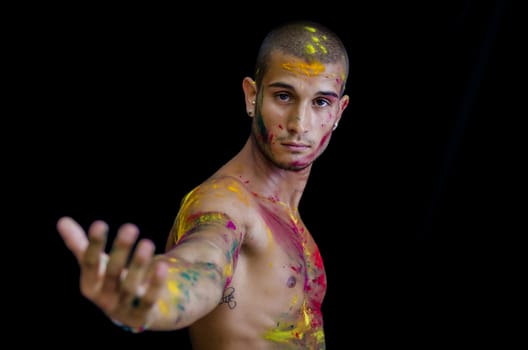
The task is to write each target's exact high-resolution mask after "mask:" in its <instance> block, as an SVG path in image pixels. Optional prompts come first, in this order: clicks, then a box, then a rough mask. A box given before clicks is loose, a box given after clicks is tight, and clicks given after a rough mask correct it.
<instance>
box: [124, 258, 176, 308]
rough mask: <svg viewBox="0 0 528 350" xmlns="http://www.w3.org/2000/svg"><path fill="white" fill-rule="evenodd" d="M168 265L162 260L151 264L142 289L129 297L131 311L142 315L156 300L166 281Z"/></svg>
mask: <svg viewBox="0 0 528 350" xmlns="http://www.w3.org/2000/svg"><path fill="white" fill-rule="evenodd" d="M168 271H169V267H168V265H167V264H166V263H165V262H163V261H156V262H155V263H154V264H153V265H151V269H150V271H149V274H148V280H147V281H146V284H145V285H144V286H145V289H144V291H143V292H142V293H141V294H139V295H136V296H135V297H134V298H132V299H131V304H130V306H131V312H132V313H133V314H135V315H136V316H137V317H140V316H141V315H144V314H145V313H146V312H147V311H149V310H150V309H151V308H152V307H153V306H154V304H155V303H156V302H157V300H158V298H159V296H160V293H161V291H162V289H163V287H164V285H165V283H166V279H167V275H168Z"/></svg>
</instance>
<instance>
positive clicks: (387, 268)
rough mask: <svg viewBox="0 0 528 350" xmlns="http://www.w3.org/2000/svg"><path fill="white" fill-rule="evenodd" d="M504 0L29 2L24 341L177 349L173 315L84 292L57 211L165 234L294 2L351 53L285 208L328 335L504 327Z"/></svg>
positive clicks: (229, 137)
mask: <svg viewBox="0 0 528 350" xmlns="http://www.w3.org/2000/svg"><path fill="white" fill-rule="evenodd" d="M367 3H368V4H367ZM513 4H514V3H513V2H510V1H484V2H478V1H455V2H436V5H434V4H430V3H429V5H423V4H421V2H416V3H413V4H412V5H411V4H408V5H401V4H396V3H393V2H391V3H390V4H389V2H387V3H386V4H385V3H384V4H379V3H371V2H357V3H350V4H348V5H347V6H341V5H339V6H338V5H336V4H321V5H319V6H317V7H314V8H311V9H302V10H301V9H288V8H287V6H291V5H292V4H279V3H270V4H267V3H266V4H260V5H259V6H262V7H264V8H262V9H259V8H256V9H253V10H249V7H250V6H249V4H248V5H247V6H246V7H247V9H246V8H245V7H238V6H235V5H233V6H227V5H224V6H218V8H214V7H211V6H210V5H204V6H203V9H198V8H193V6H192V5H186V6H187V7H181V8H161V7H160V8H156V7H155V6H148V7H144V6H145V5H144V4H143V5H141V6H138V7H132V6H130V5H127V6H128V7H121V8H117V6H115V7H109V6H108V7H81V6H80V5H75V6H70V7H64V6H61V7H58V6H57V7H56V8H53V7H50V5H49V4H47V5H46V7H45V8H44V7H43V8H31V9H27V18H24V21H23V23H27V25H22V24H19V26H18V27H17V28H19V30H20V31H21V32H22V33H24V37H25V40H23V41H20V42H19V43H18V45H20V49H21V51H20V52H24V53H26V54H23V55H20V62H18V63H19V64H21V65H22V66H23V67H24V69H21V70H20V72H21V73H23V74H21V76H22V78H21V79H20V80H18V83H19V84H21V85H23V86H24V91H27V95H26V96H27V97H26V98H25V99H24V100H25V101H24V103H22V104H20V107H19V115H20V116H21V117H22V118H21V120H20V124H21V127H23V126H24V125H25V124H26V123H27V125H31V128H26V129H25V130H26V132H25V137H26V138H27V140H29V141H30V142H27V143H28V144H30V145H31V147H30V148H29V152H28V156H27V158H26V157H19V158H18V161H20V163H24V164H20V168H21V169H24V172H23V176H21V178H22V179H23V181H24V182H25V183H26V185H27V188H30V189H31V190H30V196H31V197H29V198H27V200H26V201H25V203H24V205H25V208H28V209H27V210H28V211H27V212H29V210H31V212H33V210H35V212H36V214H35V215H34V216H33V217H34V218H36V219H35V220H34V222H35V223H36V224H37V226H38V227H37V228H36V232H38V235H39V237H38V238H41V237H43V238H44V240H43V242H42V243H41V244H40V243H37V244H35V245H36V246H37V248H38V253H39V256H40V254H42V255H43V258H42V259H40V258H37V259H33V260H37V261H36V264H37V266H36V276H34V277H33V278H37V280H36V281H37V282H35V283H32V287H30V288H29V291H30V293H31V294H36V295H39V296H40V297H39V299H40V300H43V302H41V303H40V302H39V303H29V305H30V309H31V310H34V309H37V310H38V311H37V319H36V320H35V319H34V318H33V317H31V321H30V323H31V324H32V326H31V327H37V328H38V330H39V339H41V340H42V342H43V343H44V344H54V345H57V344H58V345H66V344H68V342H71V341H72V340H71V339H74V341H75V342H78V343H80V344H84V345H96V344H101V345H102V346H107V345H108V346H110V345H113V344H116V345H117V344H121V345H124V346H126V345H153V346H170V347H172V348H175V349H187V348H189V345H188V341H187V337H186V333H185V331H180V332H174V333H151V332H147V333H144V334H141V335H132V334H128V333H126V332H124V331H122V330H120V329H118V328H117V327H115V326H113V325H112V324H111V323H110V322H109V321H108V320H107V319H106V318H105V317H104V316H103V315H101V314H100V312H99V311H98V310H97V309H96V308H95V307H94V306H93V305H91V304H90V303H89V302H87V301H85V300H84V299H83V298H82V297H81V296H80V294H79V290H78V267H77V263H76V261H75V260H74V258H73V256H72V255H71V254H70V252H69V251H68V250H67V249H66V248H65V247H64V245H63V243H62V241H61V240H60V238H59V236H58V234H57V233H56V230H55V222H56V220H57V219H58V218H59V217H60V216H62V215H70V216H72V217H74V218H76V219H78V220H79V221H80V222H81V224H83V225H84V226H87V225H88V224H89V223H90V222H92V221H93V220H95V219H104V220H106V221H108V222H109V224H110V225H111V228H112V229H113V233H112V234H115V229H117V227H118V225H119V224H121V223H123V222H128V221H130V222H134V223H136V224H138V226H139V227H140V229H141V232H142V236H144V237H149V238H151V239H153V240H154V241H155V242H156V244H157V246H158V249H159V251H160V252H161V251H162V249H163V246H164V244H165V238H166V235H167V233H168V230H169V229H170V227H171V224H172V222H173V219H174V217H175V214H176V212H177V210H178V204H179V201H180V199H181V197H182V196H183V195H184V194H185V193H186V192H187V191H188V190H190V189H191V188H192V187H194V186H195V185H197V184H198V183H200V182H201V181H203V180H204V179H206V178H207V177H208V176H209V175H210V174H211V173H212V172H214V171H215V170H216V169H217V168H218V167H219V166H221V165H222V164H223V163H224V162H226V161H227V160H228V159H229V158H230V157H232V156H233V155H234V154H235V153H236V152H237V151H238V150H239V149H240V147H242V145H243V143H244V142H245V140H246V138H247V135H248V132H249V123H250V120H249V118H248V117H247V116H246V114H245V109H244V105H243V95H242V79H243V77H244V76H246V75H250V76H252V74H253V64H254V58H255V55H256V52H257V49H258V45H259V44H260V41H261V40H262V39H263V37H264V35H265V34H266V33H267V31H268V30H270V29H271V28H272V27H273V26H275V25H277V24H280V23H282V22H283V21H285V20H290V19H312V20H316V21H320V22H322V23H323V24H326V25H327V26H328V27H330V28H331V29H333V30H335V31H336V32H337V33H338V34H339V35H340V36H341V37H342V39H343V41H344V42H345V45H346V46H347V48H348V50H349V55H350V63H351V73H350V77H349V80H348V84H347V93H348V94H349V95H350V100H351V103H350V105H349V107H348V109H347V110H346V112H345V115H344V117H343V119H342V121H341V123H340V125H339V128H338V129H337V130H336V132H335V133H334V136H333V138H332V142H331V144H330V146H329V147H328V149H327V151H326V153H325V154H324V155H323V156H322V157H321V158H320V159H319V160H318V161H317V162H316V163H315V165H314V167H313V172H312V175H311V178H310V181H309V183H308V186H307V188H306V191H305V194H304V197H303V199H302V201H301V207H300V211H301V215H302V216H303V218H304V221H305V222H306V224H307V226H308V228H309V229H310V230H311V232H312V234H313V235H314V237H315V239H316V241H317V242H318V244H319V246H320V249H321V251H322V254H323V258H324V261H325V264H326V269H327V274H328V293H327V297H326V300H325V303H324V305H323V306H324V310H323V311H324V316H325V324H326V327H325V328H326V333H327V347H328V348H329V349H336V348H338V347H340V348H343V345H342V344H350V345H347V346H346V347H345V348H349V347H350V348H352V347H358V345H360V344H364V343H367V344H370V345H371V346H382V345H387V344H390V345H398V346H405V345H407V346H409V345H411V346H412V345H418V346H421V347H425V348H428V347H430V346H433V345H437V344H443V345H447V344H452V343H455V342H456V343H457V344H464V345H469V344H474V342H475V341H478V342H479V343H481V342H482V343H485V344H491V343H492V342H498V343H499V344H503V343H504V341H507V340H508V339H511V336H512V335H514V334H516V332H517V330H516V328H515V325H513V324H511V325H510V324H509V323H508V320H509V318H510V317H509V312H510V311H511V310H512V309H515V307H516V305H515V304H514V303H513V302H512V299H511V296H512V295H513V294H514V291H513V287H512V285H511V283H512V282H513V284H516V283H517V282H516V281H517V280H518V279H517V278H516V276H515V274H514V273H512V271H514V266H515V264H516V261H517V258H518V257H519V255H517V253H515V252H516V251H517V250H516V249H515V248H518V247H516V244H515V243H512V242H514V241H515V240H516V239H517V238H518V236H519V233H520V232H522V231H523V228H522V227H523V226H519V223H521V220H519V218H522V215H523V214H524V213H525V210H522V209H521V208H522V206H520V205H517V204H516V203H517V202H518V201H519V200H522V199H523V198H524V197H521V195H520V185H519V184H520V182H518V181H517V177H518V176H519V175H518V174H519V172H518V170H519V169H520V166H522V165H523V164H522V163H524V162H525V158H524V156H523V154H522V152H520V151H519V149H520V146H519V144H520V140H521V137H520V136H519V130H520V129H519V128H518V127H517V122H518V121H519V119H521V116H522V113H521V112H520V111H519V110H518V106H519V105H520V104H519V101H520V91H519V90H517V89H516V88H515V86H517V85H518V84H519V83H520V78H519V75H518V69H519V67H520V65H519V62H520V60H519V58H518V53H517V50H518V45H519V41H517V34H518V27H517V25H518V22H516V21H514V16H515V15H516V14H517V10H516V8H514V6H513ZM252 6H253V5H252ZM252 6H251V7H252ZM195 7H201V6H195ZM231 7H232V8H231ZM231 12H233V13H231ZM235 12H236V14H235ZM240 12H242V13H240ZM17 52H19V51H17ZM29 115H31V116H32V117H33V118H31V119H30V118H28V117H27V116H29ZM27 125H26V126H27ZM26 169H27V170H26ZM24 198H26V197H24ZM523 225H524V223H523ZM112 234H111V235H112ZM512 246H513V248H514V249H513V250H510V249H511V248H512ZM33 263H35V261H33ZM32 268H33V269H34V268H35V267H34V266H32ZM33 271H35V270H33ZM41 271H42V272H41ZM33 296H34V295H33ZM26 322H27V321H26ZM35 322H36V323H37V324H38V326H36V325H35V324H34V323H35ZM505 324H507V326H504V325H505ZM34 331H35V330H34V329H33V328H32V330H31V332H34ZM30 338H31V337H29V338H28V339H27V341H29V340H31V339H30ZM455 339H457V340H455ZM19 341H25V339H20V340H19Z"/></svg>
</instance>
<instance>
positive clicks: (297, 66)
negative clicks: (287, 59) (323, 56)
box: [282, 62, 325, 77]
mask: <svg viewBox="0 0 528 350" xmlns="http://www.w3.org/2000/svg"><path fill="white" fill-rule="evenodd" d="M282 68H284V69H286V70H288V71H290V72H293V73H297V74H301V75H306V76H308V77H311V76H317V75H319V74H321V73H322V72H324V71H325V66H324V64H322V63H321V62H313V63H305V62H295V63H284V64H283V65H282Z"/></svg>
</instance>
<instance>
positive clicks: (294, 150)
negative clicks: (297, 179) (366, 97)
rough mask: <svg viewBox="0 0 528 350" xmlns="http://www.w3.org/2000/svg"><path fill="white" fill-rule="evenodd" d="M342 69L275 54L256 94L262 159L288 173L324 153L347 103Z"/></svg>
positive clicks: (256, 132) (256, 128)
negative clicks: (264, 156)
mask: <svg viewBox="0 0 528 350" xmlns="http://www.w3.org/2000/svg"><path fill="white" fill-rule="evenodd" d="M344 73H345V70H344V67H343V65H342V64H327V65H323V64H322V63H320V62H312V63H307V62H305V61H304V60H301V59H299V58H296V57H293V56H290V55H285V54H282V53H274V54H273V55H272V59H271V62H270V65H269V68H268V71H267V72H266V73H265V75H264V77H263V80H262V85H261V86H260V88H259V92H258V103H257V109H256V117H255V118H254V120H253V126H252V128H253V135H254V137H256V140H257V143H258V145H259V147H260V149H261V150H262V151H263V153H264V154H265V155H266V157H267V158H268V159H269V160H271V161H272V162H273V163H275V164H276V165H277V166H279V167H280V168H283V169H287V170H300V169H304V168H306V167H307V166H309V165H311V164H312V163H313V161H314V160H315V159H317V157H318V156H319V155H320V154H321V153H322V152H323V151H324V150H325V149H326V147H327V145H328V142H329V141H330V136H331V134H332V128H333V126H334V124H335V123H337V122H338V121H339V118H341V114H342V112H343V110H344V109H345V108H346V105H347V103H348V97H347V96H344V97H341V98H340V94H341V91H342V87H343V84H344Z"/></svg>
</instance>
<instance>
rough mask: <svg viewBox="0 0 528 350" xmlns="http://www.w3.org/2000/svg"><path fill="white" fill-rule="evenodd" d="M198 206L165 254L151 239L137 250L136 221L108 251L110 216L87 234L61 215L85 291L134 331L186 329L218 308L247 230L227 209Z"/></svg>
mask: <svg viewBox="0 0 528 350" xmlns="http://www.w3.org/2000/svg"><path fill="white" fill-rule="evenodd" d="M187 209H189V208H187ZM198 209H199V208H193V210H183V211H182V212H183V213H185V215H183V214H181V213H180V214H181V215H180V216H179V219H178V220H177V222H176V223H175V226H174V227H173V230H172V232H171V237H172V236H173V235H176V234H177V231H178V230H182V229H184V230H185V232H183V235H182V236H180V239H179V240H178V242H173V244H169V246H170V247H169V246H168V247H167V252H166V253H165V254H158V255H155V254H154V251H155V247H154V244H153V243H152V242H151V241H150V240H148V239H141V240H140V241H139V242H138V244H137V247H136V249H135V250H133V247H134V244H135V242H136V240H137V238H138V235H139V230H138V228H137V227H136V226H135V225H133V224H125V225H123V226H121V227H120V228H119V230H118V233H117V236H116V239H115V241H114V242H113V245H112V248H111V250H110V252H109V253H108V254H107V253H105V251H104V247H105V245H106V235H107V230H108V226H107V225H106V223H104V222H103V221H96V222H94V223H92V225H90V227H89V229H88V233H85V231H84V230H83V229H82V227H81V226H80V225H79V224H78V223H77V222H76V221H74V220H73V219H71V218H69V217H63V218H61V219H60V220H59V221H58V223H57V229H58V231H59V233H60V235H61V237H62V238H63V240H64V242H65V244H66V246H67V247H68V248H69V249H70V251H71V252H72V253H73V254H74V255H75V257H76V258H77V261H78V263H79V266H80V289H81V293H82V295H84V296H85V297H86V298H87V299H89V300H91V301H92V302H93V303H94V304H95V305H97V306H98V307H99V308H100V309H101V310H102V311H103V312H105V313H106V315H108V317H110V318H111V319H112V320H113V321H114V322H116V323H118V324H120V325H123V326H125V327H127V328H129V329H130V330H132V331H140V330H143V329H145V328H149V329H154V330H173V329H180V328H183V327H186V326H188V325H190V324H191V323H193V322H194V321H196V320H198V319H199V318H201V317H203V316H204V315H206V314H207V313H209V312H211V311H212V310H213V309H214V308H215V307H217V305H218V304H219V302H220V301H221V298H222V295H223V292H224V289H225V288H226V285H227V284H228V283H229V280H230V278H231V277H232V274H233V272H234V269H235V265H236V260H237V257H238V252H239V249H240V245H241V242H242V236H243V234H242V232H241V231H240V230H237V229H236V225H235V224H234V222H233V221H232V220H231V218H230V217H229V216H228V215H227V214H226V213H224V212H211V211H200V210H198ZM181 223H183V225H181ZM129 260H130V263H127V262H128V261H129Z"/></svg>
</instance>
